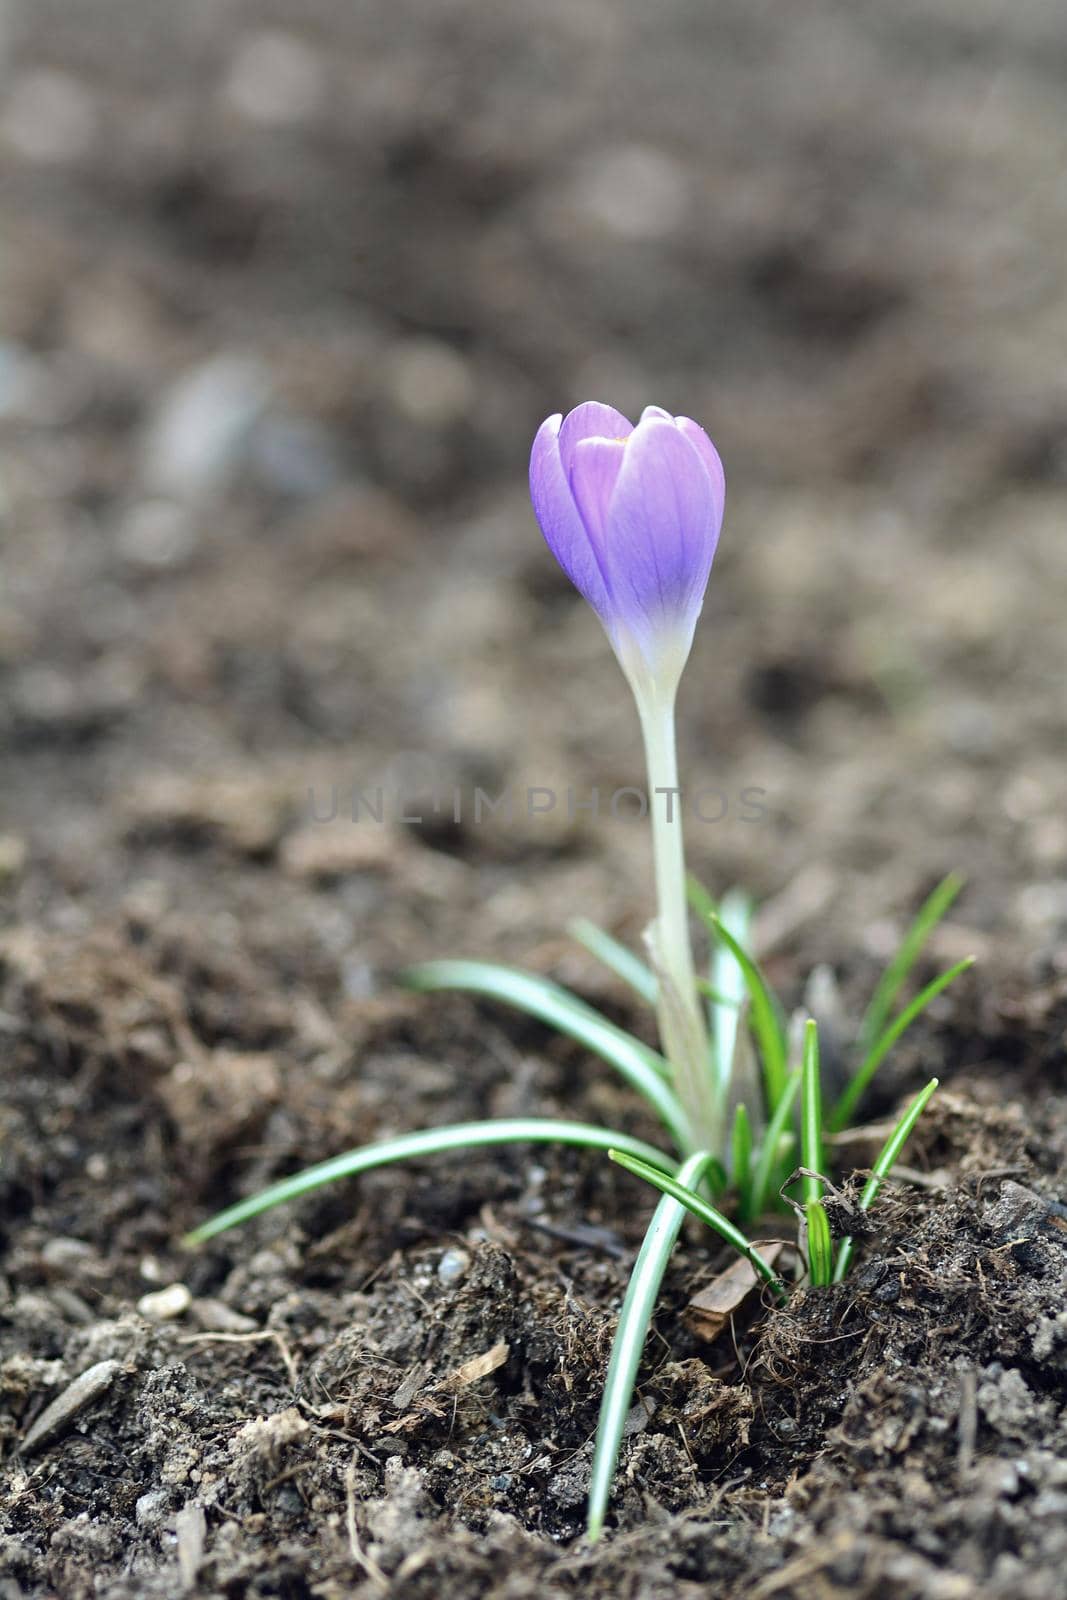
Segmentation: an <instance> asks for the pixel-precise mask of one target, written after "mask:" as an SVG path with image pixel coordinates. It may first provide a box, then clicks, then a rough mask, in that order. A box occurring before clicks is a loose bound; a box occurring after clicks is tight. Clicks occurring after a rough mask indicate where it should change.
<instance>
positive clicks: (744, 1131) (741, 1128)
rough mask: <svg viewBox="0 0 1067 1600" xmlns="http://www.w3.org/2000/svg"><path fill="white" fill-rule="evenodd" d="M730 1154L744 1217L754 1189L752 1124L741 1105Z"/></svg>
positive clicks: (735, 1120)
mask: <svg viewBox="0 0 1067 1600" xmlns="http://www.w3.org/2000/svg"><path fill="white" fill-rule="evenodd" d="M730 1154H731V1157H732V1160H731V1166H732V1168H733V1180H734V1189H735V1190H736V1192H737V1203H738V1207H739V1209H740V1211H741V1212H742V1214H743V1215H744V1214H745V1213H746V1212H747V1208H748V1203H749V1200H750V1198H751V1193H750V1191H751V1188H752V1124H751V1122H750V1121H749V1120H748V1112H747V1111H746V1110H745V1108H744V1106H743V1105H739V1106H738V1107H737V1109H736V1111H735V1112H734V1126H733V1132H732V1134H731V1136H730Z"/></svg>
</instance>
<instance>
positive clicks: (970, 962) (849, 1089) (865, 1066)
mask: <svg viewBox="0 0 1067 1600" xmlns="http://www.w3.org/2000/svg"><path fill="white" fill-rule="evenodd" d="M974 960H975V958H974V956H965V957H964V958H963V960H962V961H957V962H956V965H955V966H954V967H950V968H949V969H948V971H947V972H942V973H941V975H940V976H939V977H937V978H934V979H933V980H932V981H931V982H930V983H928V984H927V985H926V988H925V989H923V990H922V991H921V993H919V994H917V995H916V996H915V999H914V1000H912V1001H911V1003H910V1005H906V1006H905V1007H904V1010H903V1011H902V1012H901V1013H900V1015H899V1016H897V1017H894V1019H893V1021H892V1022H891V1023H889V1025H888V1027H886V1028H884V1029H883V1030H882V1032H881V1033H880V1034H879V1036H878V1038H877V1039H876V1040H875V1042H874V1044H873V1045H872V1046H871V1048H870V1049H869V1050H868V1052H867V1054H866V1055H865V1056H864V1058H863V1060H862V1062H861V1063H860V1065H859V1067H858V1068H857V1070H856V1072H855V1073H854V1074H853V1076H852V1078H851V1079H850V1081H849V1083H848V1085H847V1086H846V1088H845V1092H844V1094H842V1096H841V1098H840V1100H838V1102H837V1104H836V1105H835V1106H834V1109H833V1113H832V1114H831V1117H830V1127H831V1128H832V1130H833V1131H834V1132H835V1133H840V1132H841V1129H842V1128H847V1127H848V1125H849V1123H850V1122H851V1121H852V1118H853V1115H854V1114H855V1110H856V1107H857V1105H858V1104H859V1102H860V1099H861V1098H862V1096H863V1095H864V1093H865V1092H866V1090H867V1087H868V1085H869V1084H870V1081H871V1079H872V1078H873V1077H874V1075H875V1073H876V1072H877V1071H878V1068H879V1067H880V1066H881V1064H882V1062H883V1061H884V1060H885V1057H886V1056H887V1055H888V1054H889V1051H890V1050H891V1049H892V1048H893V1046H894V1045H895V1044H896V1042H897V1040H898V1039H899V1038H900V1036H901V1034H903V1033H905V1032H906V1031H907V1029H908V1028H910V1027H911V1025H912V1023H913V1022H914V1021H915V1019H916V1017H918V1016H919V1015H920V1014H921V1013H922V1012H923V1011H925V1010H926V1007H927V1006H928V1005H929V1004H930V1002H931V1001H932V1000H936V999H937V997H938V995H939V994H940V993H941V991H942V990H943V989H947V988H948V986H949V984H950V983H953V982H954V981H955V979H956V978H958V977H959V975H960V973H961V972H966V971H967V969H968V967H973V966H974Z"/></svg>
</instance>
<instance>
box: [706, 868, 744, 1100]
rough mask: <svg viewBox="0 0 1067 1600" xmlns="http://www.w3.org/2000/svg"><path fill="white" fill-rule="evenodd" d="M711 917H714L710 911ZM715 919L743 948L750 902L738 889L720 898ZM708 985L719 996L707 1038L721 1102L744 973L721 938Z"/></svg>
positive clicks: (729, 1072) (728, 1078)
mask: <svg viewBox="0 0 1067 1600" xmlns="http://www.w3.org/2000/svg"><path fill="white" fill-rule="evenodd" d="M712 914H713V915H714V914H715V913H714V908H712ZM719 916H720V917H721V919H722V922H723V925H724V926H725V927H726V928H727V929H729V931H730V933H731V934H732V935H733V937H734V938H735V939H736V940H737V942H738V944H739V945H746V946H747V944H748V939H749V933H750V931H751V926H752V901H751V900H750V899H749V898H748V896H747V895H745V894H742V893H741V892H740V890H738V889H731V890H730V892H729V894H727V895H725V896H724V897H723V902H722V910H721V911H720V912H719ZM711 984H712V987H713V988H715V989H717V990H718V991H719V993H720V994H721V996H722V998H721V999H720V1000H717V1001H716V1003H715V1004H714V1006H713V1007H712V1012H711V1038H712V1047H713V1048H712V1054H713V1058H714V1061H715V1064H716V1075H717V1079H718V1084H719V1093H720V1095H721V1096H722V1098H723V1099H724V1100H725V1099H727V1097H728V1095H729V1091H730V1081H731V1077H732V1074H733V1066H734V1061H735V1059H736V1052H737V1034H738V1030H739V1029H740V1027H741V1026H742V1017H741V1008H742V1005H743V1003H744V998H745V974H744V972H743V970H742V968H741V965H740V963H739V962H738V960H737V957H736V956H735V955H734V954H733V952H732V951H731V950H730V949H729V948H728V947H727V946H726V945H725V944H724V943H723V942H722V940H721V939H716V940H715V941H714V947H713V949H712V954H711Z"/></svg>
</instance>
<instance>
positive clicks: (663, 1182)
mask: <svg viewBox="0 0 1067 1600" xmlns="http://www.w3.org/2000/svg"><path fill="white" fill-rule="evenodd" d="M608 1154H609V1155H610V1157H611V1159H612V1161H615V1162H617V1163H618V1165H619V1166H620V1167H625V1168H626V1171H627V1172H632V1173H633V1175H634V1177H635V1178H644V1180H645V1182H646V1183H650V1184H651V1185H652V1187H653V1188H654V1189H658V1190H659V1191H660V1193H661V1194H666V1195H670V1196H671V1198H672V1199H674V1200H678V1201H679V1202H680V1203H681V1204H682V1205H683V1206H685V1208H686V1210H687V1211H691V1212H692V1213H693V1215H694V1217H696V1218H697V1219H698V1221H700V1222H703V1223H705V1224H706V1226H707V1227H709V1228H713V1229H714V1231H715V1232H716V1233H717V1234H718V1235H719V1237H720V1238H721V1239H725V1240H726V1243H727V1244H729V1245H732V1246H733V1248H734V1249H735V1250H736V1251H738V1253H739V1254H740V1255H743V1256H744V1258H745V1260H746V1261H747V1262H748V1263H749V1265H750V1266H751V1267H752V1268H753V1270H754V1271H755V1272H757V1273H758V1274H759V1276H760V1277H761V1278H765V1279H766V1281H767V1282H768V1283H769V1284H770V1285H771V1287H772V1289H774V1291H775V1293H779V1292H780V1293H781V1294H783V1295H784V1293H785V1287H784V1285H783V1283H782V1281H781V1279H780V1278H779V1277H778V1274H777V1273H776V1272H775V1271H774V1269H773V1267H769V1266H768V1265H767V1263H766V1261H764V1259H763V1257H762V1256H761V1255H759V1254H758V1253H757V1252H756V1250H755V1249H754V1248H753V1246H752V1243H751V1241H750V1240H749V1239H746V1237H745V1235H744V1234H743V1233H742V1232H741V1229H740V1228H738V1227H735V1225H734V1224H733V1223H732V1222H731V1221H730V1219H729V1217H724V1216H723V1214H722V1212H721V1211H717V1210H716V1208H715V1207H714V1206H712V1205H709V1204H708V1202H707V1201H706V1200H703V1199H701V1197H700V1195H698V1194H694V1193H692V1192H691V1190H690V1189H689V1188H687V1186H686V1185H685V1184H684V1183H683V1182H682V1173H681V1171H679V1172H678V1174H677V1175H676V1176H675V1177H673V1178H672V1177H670V1176H669V1175H668V1174H667V1172H666V1171H664V1169H663V1168H662V1167H661V1166H655V1167H654V1166H651V1165H650V1164H649V1163H648V1162H646V1161H642V1159H641V1158H640V1156H631V1155H628V1154H627V1153H626V1152H625V1151H622V1150H609V1152H608Z"/></svg>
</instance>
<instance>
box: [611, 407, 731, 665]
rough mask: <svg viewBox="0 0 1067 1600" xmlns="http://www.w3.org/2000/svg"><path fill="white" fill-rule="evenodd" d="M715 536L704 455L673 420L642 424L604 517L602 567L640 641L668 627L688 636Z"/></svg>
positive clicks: (619, 611)
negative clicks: (680, 630) (603, 564)
mask: <svg viewBox="0 0 1067 1600" xmlns="http://www.w3.org/2000/svg"><path fill="white" fill-rule="evenodd" d="M718 537H719V518H718V515H717V507H716V499H715V490H714V486H713V484H712V480H711V476H710V474H709V472H708V469H707V467H706V466H705V464H704V458H703V455H702V454H701V453H700V452H699V450H698V448H697V447H696V446H695V445H694V444H692V443H691V442H690V440H689V439H688V438H687V437H686V435H685V434H684V433H683V432H682V431H681V430H680V429H679V428H677V427H676V426H675V424H674V422H673V420H670V421H668V420H665V419H663V418H660V417H649V418H648V419H647V421H644V422H641V423H639V424H638V426H637V427H636V428H635V429H634V432H633V434H632V435H631V436H630V438H629V439H628V440H627V442H626V447H625V451H624V455H623V463H622V468H621V470H620V472H619V477H618V481H617V482H616V485H615V493H614V494H613V496H612V500H611V505H610V507H609V510H608V519H607V536H606V544H605V567H606V571H607V576H608V583H609V585H610V588H611V595H612V600H613V609H614V616H615V618H616V619H617V620H618V622H619V623H621V624H622V625H623V626H624V627H630V628H631V629H633V630H634V632H635V633H637V634H638V635H639V636H640V637H642V638H644V639H645V640H649V638H650V635H651V636H652V638H653V639H654V636H655V634H656V633H657V632H658V631H660V630H661V629H663V628H665V627H666V628H669V629H674V630H675V631H677V629H678V628H681V629H682V631H683V632H685V633H687V634H689V635H690V636H691V633H692V628H693V625H694V624H695V622H696V619H697V617H698V616H699V614H700V607H701V605H702V603H703V599H704V590H705V588H706V587H707V582H708V574H709V572H710V571H711V562H712V557H713V556H714V554H715V546H716V543H717V541H718Z"/></svg>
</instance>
